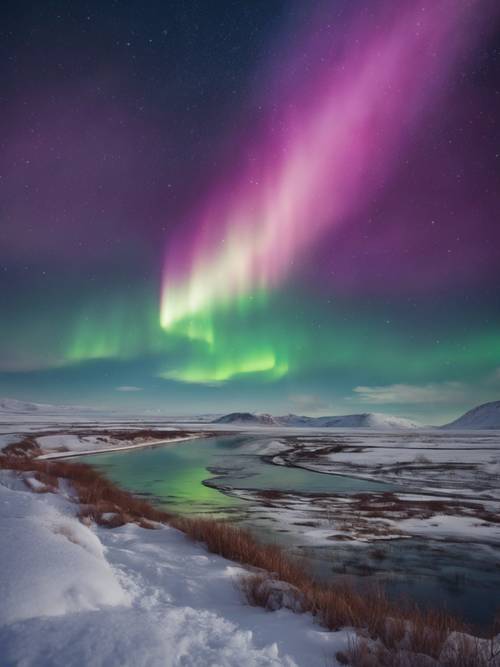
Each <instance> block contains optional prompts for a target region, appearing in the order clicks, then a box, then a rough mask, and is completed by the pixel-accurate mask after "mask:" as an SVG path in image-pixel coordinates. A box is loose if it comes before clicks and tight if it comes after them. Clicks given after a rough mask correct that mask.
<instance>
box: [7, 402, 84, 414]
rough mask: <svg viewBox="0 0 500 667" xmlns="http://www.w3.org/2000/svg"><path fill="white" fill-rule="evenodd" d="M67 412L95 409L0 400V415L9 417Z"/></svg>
mask: <svg viewBox="0 0 500 667" xmlns="http://www.w3.org/2000/svg"><path fill="white" fill-rule="evenodd" d="M68 412H71V413H73V412H75V413H76V412H78V413H82V412H95V409H93V408H88V407H82V406H77V405H50V404H49V403H30V402H29V401H18V400H17V399H15V398H0V414H9V415H30V414H35V415H36V414H38V415H50V414H61V413H68Z"/></svg>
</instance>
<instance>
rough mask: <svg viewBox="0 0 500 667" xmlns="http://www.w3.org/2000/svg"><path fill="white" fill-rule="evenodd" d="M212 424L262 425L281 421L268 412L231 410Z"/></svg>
mask: <svg viewBox="0 0 500 667" xmlns="http://www.w3.org/2000/svg"><path fill="white" fill-rule="evenodd" d="M212 424H254V425H260V426H278V425H279V422H278V421H276V419H275V418H274V417H272V416H271V415H267V414H254V413H253V412H231V413H229V414H228V415H224V416H223V417H218V418H217V419H214V420H213V422H212Z"/></svg>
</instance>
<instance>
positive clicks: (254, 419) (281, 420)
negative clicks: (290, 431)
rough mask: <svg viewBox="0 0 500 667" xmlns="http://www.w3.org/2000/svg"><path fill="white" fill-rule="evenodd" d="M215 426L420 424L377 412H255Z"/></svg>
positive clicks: (239, 414) (222, 420) (217, 421)
mask: <svg viewBox="0 0 500 667" xmlns="http://www.w3.org/2000/svg"><path fill="white" fill-rule="evenodd" d="M212 423H214V424H246V425H249V426H250V425H254V426H292V427H315V428H372V429H379V430H393V429H409V428H418V427H419V424H417V423H416V422H413V421H410V420H409V419H403V418H401V417H393V416H391V415H384V414H380V413H376V412H366V413H363V414H359V415H342V416H338V417H335V416H332V417H306V416H303V415H285V416H283V417H273V416H272V415H268V414H256V413H253V412H231V413H230V414H228V415H224V416H223V417H219V418H218V419H215V420H214V421H213V422H212Z"/></svg>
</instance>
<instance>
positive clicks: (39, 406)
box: [0, 398, 500, 430]
mask: <svg viewBox="0 0 500 667" xmlns="http://www.w3.org/2000/svg"><path fill="white" fill-rule="evenodd" d="M71 414H74V415H84V414H89V415H95V416H96V418H97V416H98V415H107V414H109V411H105V410H98V409H95V408H89V407H85V406H79V405H51V404H49V403H31V402H27V401H18V400H16V399H15V398H0V415H19V416H21V415H26V416H30V415H31V416H36V415H40V416H50V415H54V416H55V415H71ZM113 414H114V413H113ZM122 416H124V415H122ZM137 416H138V417H139V416H140V415H139V414H138V415H137ZM160 416H161V415H158V417H160ZM172 419H173V418H172ZM209 419H210V416H209V415H203V416H199V417H192V418H189V417H183V418H182V421H190V420H193V421H202V422H207V421H208V420H209ZM179 421H180V420H179ZM210 423H212V424H234V425H241V426H245V425H246V426H289V427H295V428H296V427H301V426H302V427H308V426H309V427H316V428H367V429H374V430H407V429H416V428H425V427H424V426H422V425H421V424H418V423H417V422H415V421H412V420H410V419H404V418H402V417H394V416H392V415H386V414H382V413H378V412H364V413H361V414H354V415H339V416H327V417H307V416H304V415H293V414H290V415H284V416H281V417H275V416H273V415H270V414H266V413H263V414H262V413H261V414H259V413H254V412H231V413H230V414H227V415H224V416H222V417H217V418H216V419H212V420H211V421H210ZM437 428H442V429H461V430H466V429H500V401H492V402H491V403H484V404H483V405H479V406H478V407H476V408H473V409H472V410H469V411H468V412H466V413H465V414H464V415H462V416H461V417H459V418H458V419H455V421H452V422H450V423H449V424H445V425H444V426H440V427H437Z"/></svg>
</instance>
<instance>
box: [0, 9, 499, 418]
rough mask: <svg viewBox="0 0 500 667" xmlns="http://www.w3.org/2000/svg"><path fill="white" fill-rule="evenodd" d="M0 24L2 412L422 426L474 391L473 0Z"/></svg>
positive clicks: (486, 303) (478, 243)
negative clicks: (246, 413) (381, 420)
mask: <svg viewBox="0 0 500 667" xmlns="http://www.w3.org/2000/svg"><path fill="white" fill-rule="evenodd" d="M4 12H5V21H4V25H5V28H4V39H3V47H2V48H3V49H4V54H3V55H4V57H3V59H2V64H1V68H2V80H3V81H5V86H4V90H3V93H2V97H3V102H4V103H3V105H2V110H1V111H0V114H1V117H2V126H3V127H6V128H8V133H7V136H6V137H5V139H4V141H3V150H2V154H1V156H0V176H1V184H2V192H3V196H2V207H1V209H0V253H1V267H2V273H1V274H0V275H1V276H2V290H1V297H0V298H1V308H2V310H1V312H2V325H1V329H0V393H1V394H2V395H9V396H14V397H16V398H23V399H29V400H51V401H62V402H78V403H86V404H89V405H96V404H101V405H102V404H104V405H108V406H110V407H123V408H125V409H129V410H135V409H137V410H144V409H150V410H153V411H154V410H161V411H162V412H165V413H170V414H194V413H198V412H227V411H230V410H234V409H242V410H247V409H248V410H254V409H255V410H262V411H269V412H275V413H276V412H287V411H294V412H304V413H308V414H320V413H330V414H334V413H347V412H356V411H366V410H372V409H374V410H378V411H387V412H392V413H395V414H403V415H406V416H413V417H415V418H420V419H423V420H433V419H436V420H439V419H447V418H451V417H453V416H455V415H456V414H458V413H459V412H461V411H462V410H463V409H466V408H469V407H471V405H473V404H476V403H478V402H481V401H483V400H493V399H496V398H498V394H499V392H500V330H499V324H500V303H499V302H500V296H499V294H500V250H499V247H500V226H499V219H500V187H499V186H500V178H499V177H500V169H499V165H500V131H499V127H498V123H499V119H500V64H499V49H500V37H499V34H500V33H499V28H500V12H499V11H498V9H497V7H496V3H495V2H493V1H489V0H434V1H433V2H431V1H430V0H424V1H422V2H410V1H409V0H408V1H407V0H403V1H402V2H398V3H393V2H385V1H384V0H376V1H374V2H367V1H362V0H354V1H351V2H348V1H347V0H329V1H325V2H303V1H297V2H288V1H285V0H283V1H281V0H274V1H273V2H264V1H262V2H252V3H244V2H241V3H233V2H223V1H221V2H217V3H213V5H212V3H200V2H197V1H194V0H192V1H189V2H172V3H148V6H147V7H143V6H140V5H139V3H133V2H132V3H129V2H122V3H114V2H113V3H109V4H108V3H97V2H90V3H89V2H85V3H80V2H77V3H72V4H71V7H68V5H66V4H64V3H60V2H49V3H44V5H43V7H42V6H40V5H39V4H37V3H32V4H30V3H26V4H24V3H21V5H19V4H18V3H17V4H14V3H12V4H10V3H8V6H7V7H6V9H5V10H4Z"/></svg>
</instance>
